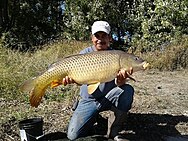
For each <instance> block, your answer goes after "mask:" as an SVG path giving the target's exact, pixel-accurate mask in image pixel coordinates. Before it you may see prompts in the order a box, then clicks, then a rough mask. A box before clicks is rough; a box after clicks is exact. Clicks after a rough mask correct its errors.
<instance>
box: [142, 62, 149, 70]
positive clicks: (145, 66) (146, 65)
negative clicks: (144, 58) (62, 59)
mask: <svg viewBox="0 0 188 141" xmlns="http://www.w3.org/2000/svg"><path fill="white" fill-rule="evenodd" d="M142 66H143V68H144V70H145V69H146V68H147V67H148V66H149V63H147V62H143V63H142Z"/></svg>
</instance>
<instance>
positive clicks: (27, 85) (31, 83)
mask: <svg viewBox="0 0 188 141" xmlns="http://www.w3.org/2000/svg"><path fill="white" fill-rule="evenodd" d="M35 83H36V77H34V78H32V79H29V80H27V81H25V82H24V83H23V84H21V86H20V90H21V91H22V92H30V91H31V90H32V89H33V88H34V87H35Z"/></svg>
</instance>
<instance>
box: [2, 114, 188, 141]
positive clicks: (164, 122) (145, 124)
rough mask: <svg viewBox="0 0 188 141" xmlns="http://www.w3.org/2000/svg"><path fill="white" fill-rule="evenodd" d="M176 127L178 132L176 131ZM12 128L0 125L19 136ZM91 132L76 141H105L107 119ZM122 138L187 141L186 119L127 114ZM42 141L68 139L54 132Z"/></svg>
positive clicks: (135, 140) (187, 128) (14, 124)
mask: <svg viewBox="0 0 188 141" xmlns="http://www.w3.org/2000/svg"><path fill="white" fill-rule="evenodd" d="M177 125H178V126H179V128H178V129H180V130H177V128H176V127H177ZM13 126H14V127H15V126H17V121H16V120H10V121H8V122H6V123H3V124H1V126H0V128H1V132H2V133H4V134H7V135H9V136H17V137H19V134H17V132H15V130H14V129H13V128H12V127H13ZM93 131H95V134H92V135H91V136H88V137H84V138H79V139H78V141H87V140H88V141H105V140H107V139H106V138H104V137H102V136H101V135H105V133H106V131H107V119H105V118H102V117H99V118H98V124H97V125H96V126H95V130H93ZM122 136H123V137H124V138H126V139H127V140H129V141H188V117H187V116H183V115H180V116H173V115H169V114H165V115H164V114H137V113H129V115H128V119H127V124H126V125H125V129H124V131H123V132H122ZM2 139H3V138H2ZM43 140H46V141H50V140H51V141H53V140H56V141H67V140H68V139H67V138H66V133H63V132H56V133H50V134H47V135H44V136H43ZM109 141H112V140H109Z"/></svg>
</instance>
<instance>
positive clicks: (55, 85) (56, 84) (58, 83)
mask: <svg viewBox="0 0 188 141" xmlns="http://www.w3.org/2000/svg"><path fill="white" fill-rule="evenodd" d="M61 84H62V83H61V82H59V81H58V80H54V81H52V82H51V88H55V87H57V86H59V85H61Z"/></svg>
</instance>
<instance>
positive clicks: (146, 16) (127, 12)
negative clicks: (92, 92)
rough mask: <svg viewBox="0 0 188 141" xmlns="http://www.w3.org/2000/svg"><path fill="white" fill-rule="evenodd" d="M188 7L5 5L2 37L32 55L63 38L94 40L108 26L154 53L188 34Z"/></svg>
mask: <svg viewBox="0 0 188 141" xmlns="http://www.w3.org/2000/svg"><path fill="white" fill-rule="evenodd" d="M187 5H188V1H187V0H181V1H178V0H173V1H171V0H165V1H164V0H138V1H135V0H134V1H130V0H114V1H111V0H100V1H98V0H95V1H88V0H76V1H75V0H66V1H62V0H58V1H57V0H52V1H41V0H37V1H35V0H34V1H28V0H21V1H16V0H15V1H13V0H3V1H1V2H0V11H1V12H0V36H1V40H2V41H3V43H4V45H5V47H10V48H14V49H15V48H19V49H22V50H27V49H28V48H33V45H34V46H35V48H37V45H42V44H44V43H47V42H48V41H51V40H54V39H55V38H57V37H59V36H61V37H63V38H66V39H75V40H89V39H90V36H89V35H90V32H91V25H92V23H93V22H94V21H96V20H106V21H108V22H109V23H110V25H111V27H112V33H115V34H116V35H117V36H118V37H119V38H120V37H121V36H125V32H126V31H129V33H130V34H131V36H132V38H131V39H132V41H131V43H129V46H132V48H133V49H134V50H135V51H141V52H148V51H154V50H158V49H159V48H160V47H161V45H162V46H163V44H169V43H170V42H171V41H172V40H174V39H176V38H178V37H181V36H183V35H187V34H188V18H187V17H188V12H187V11H188V10H187V9H188V8H187ZM62 7H65V9H64V8H62ZM118 42H120V40H119V41H118Z"/></svg>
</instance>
